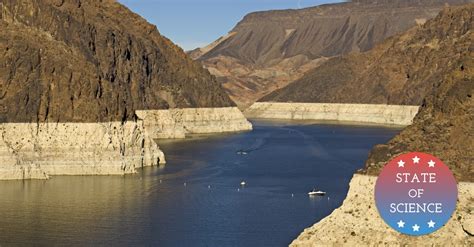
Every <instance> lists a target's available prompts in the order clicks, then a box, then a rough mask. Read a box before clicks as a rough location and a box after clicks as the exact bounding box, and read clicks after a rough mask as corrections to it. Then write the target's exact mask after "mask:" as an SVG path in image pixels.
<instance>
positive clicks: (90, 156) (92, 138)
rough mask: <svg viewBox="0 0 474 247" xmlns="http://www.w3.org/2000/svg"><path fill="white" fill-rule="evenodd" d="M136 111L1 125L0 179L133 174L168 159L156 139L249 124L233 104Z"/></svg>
mask: <svg viewBox="0 0 474 247" xmlns="http://www.w3.org/2000/svg"><path fill="white" fill-rule="evenodd" d="M137 116H138V119H137V120H136V121H126V122H105V123H72V122H68V123H3V124H0V133H1V138H0V180H16V179H48V178H49V177H50V176H52V175H124V174H130V173H135V172H136V170H137V169H139V168H142V167H146V166H155V165H158V164H164V163H165V162H166V160H165V155H164V153H163V152H162V151H161V150H160V149H159V147H158V145H157V144H156V142H155V141H154V139H157V138H184V137H185V135H186V134H197V133H222V132H230V131H245V130H251V129H252V125H251V124H250V122H248V121H247V119H245V117H244V116H243V114H242V113H241V112H240V111H239V110H238V109H237V108H236V107H223V108H193V109H170V110H150V111H137ZM140 116H141V117H143V118H140Z"/></svg>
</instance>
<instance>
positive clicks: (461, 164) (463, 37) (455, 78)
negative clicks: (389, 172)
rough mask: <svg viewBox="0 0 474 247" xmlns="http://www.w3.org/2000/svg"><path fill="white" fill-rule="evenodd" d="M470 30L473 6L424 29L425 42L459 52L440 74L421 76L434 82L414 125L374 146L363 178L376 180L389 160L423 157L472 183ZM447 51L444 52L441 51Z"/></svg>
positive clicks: (473, 36) (473, 56)
mask: <svg viewBox="0 0 474 247" xmlns="http://www.w3.org/2000/svg"><path fill="white" fill-rule="evenodd" d="M473 27H474V4H471V5H468V6H466V7H462V8H461V7H460V8H449V9H446V10H444V11H443V12H442V13H441V14H440V15H439V16H438V17H437V18H436V19H434V20H433V21H432V22H429V23H427V25H426V26H425V29H426V30H429V31H430V32H429V33H430V34H431V35H432V36H431V37H432V38H431V39H426V38H427V37H426V36H424V38H425V39H424V40H426V41H425V42H433V41H430V40H434V39H441V38H442V37H446V36H452V37H458V38H457V39H456V40H457V41H459V43H458V42H455V41H454V40H453V41H451V42H452V45H453V49H457V51H458V52H457V53H454V54H452V56H451V57H447V59H449V61H447V62H446V63H443V65H441V63H440V64H439V65H438V66H439V67H441V68H442V72H439V74H437V72H436V71H433V70H430V71H426V72H425V73H427V74H428V73H429V74H431V77H432V79H431V80H430V81H429V82H430V85H429V87H430V93H429V95H428V96H427V97H426V98H425V100H424V102H423V105H422V106H421V108H420V111H419V113H418V115H417V116H416V118H415V119H414V123H413V125H411V126H409V127H407V128H406V129H404V130H403V131H402V132H401V133H400V134H399V135H397V136H395V137H394V138H393V139H392V140H391V141H389V143H388V144H385V145H378V146H376V147H375V148H374V149H373V150H372V152H371V153H370V156H369V159H368V160H367V163H366V169H365V171H364V172H365V173H367V174H372V175H376V174H378V172H379V171H380V168H381V167H382V166H383V165H384V164H385V163H386V162H387V161H388V160H389V159H391V157H394V156H397V155H399V154H401V153H405V152H410V151H421V152H427V153H431V154H434V155H436V156H437V157H439V158H440V159H441V160H443V161H444V162H445V163H446V164H447V165H448V166H449V167H450V168H451V170H452V171H453V173H454V175H455V176H456V178H457V179H458V180H460V181H470V182H474V167H473V163H474V98H473V95H474V70H473V68H474V46H473V41H474V33H472V30H473ZM458 35H459V36H458ZM420 38H421V37H420ZM463 42H465V43H463ZM448 49H449V48H448V47H443V50H444V51H446V50H448ZM443 50H440V51H439V53H442V51H443ZM449 54H451V53H449ZM446 55H447V54H445V55H444V56H446Z"/></svg>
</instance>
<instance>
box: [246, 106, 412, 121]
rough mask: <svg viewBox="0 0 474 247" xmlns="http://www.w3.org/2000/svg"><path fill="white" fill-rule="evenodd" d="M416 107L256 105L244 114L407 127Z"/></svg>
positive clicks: (261, 116)
mask: <svg viewBox="0 0 474 247" xmlns="http://www.w3.org/2000/svg"><path fill="white" fill-rule="evenodd" d="M418 109H419V107H418V106H408V105H381V104H380V105H377V104H332V103H276V102H257V103H254V104H253V105H252V106H251V107H250V108H248V109H247V110H245V112H244V114H245V116H246V117H248V118H261V119H291V120H330V121H347V122H360V123H372V124H384V125H385V124H386V125H410V124H412V122H413V118H414V117H415V115H416V114H417V113H418Z"/></svg>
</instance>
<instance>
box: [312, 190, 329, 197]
mask: <svg viewBox="0 0 474 247" xmlns="http://www.w3.org/2000/svg"><path fill="white" fill-rule="evenodd" d="M308 195H310V196H324V195H326V192H324V191H320V190H316V189H313V190H312V191H310V192H308Z"/></svg>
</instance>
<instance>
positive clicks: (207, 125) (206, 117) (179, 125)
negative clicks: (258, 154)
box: [137, 107, 252, 139]
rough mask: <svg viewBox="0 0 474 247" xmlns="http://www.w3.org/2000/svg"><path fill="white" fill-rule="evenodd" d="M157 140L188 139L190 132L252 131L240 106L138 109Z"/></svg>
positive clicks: (147, 127)
mask: <svg viewBox="0 0 474 247" xmlns="http://www.w3.org/2000/svg"><path fill="white" fill-rule="evenodd" d="M137 115H138V117H139V118H140V119H142V120H143V121H144V124H145V129H146V130H147V132H148V133H149V135H150V137H151V138H153V139H170V138H185V137H186V135H188V134H209V133H225V132H235V131H245V130H251V129H252V124H250V122H249V121H247V119H246V118H245V117H244V115H243V114H242V112H241V111H240V110H239V109H238V108H237V107H223V108H187V109H171V110H148V111H137Z"/></svg>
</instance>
